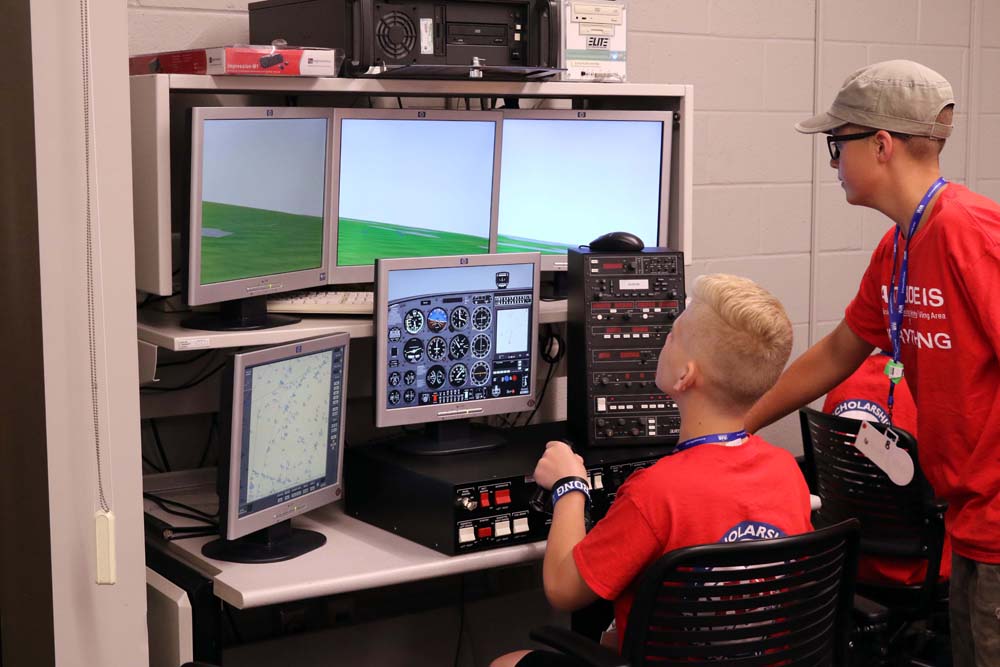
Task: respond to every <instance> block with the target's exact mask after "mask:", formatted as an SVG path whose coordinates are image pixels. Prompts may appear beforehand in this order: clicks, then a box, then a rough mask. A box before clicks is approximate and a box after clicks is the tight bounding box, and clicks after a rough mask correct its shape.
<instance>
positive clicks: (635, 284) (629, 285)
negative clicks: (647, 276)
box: [618, 280, 649, 290]
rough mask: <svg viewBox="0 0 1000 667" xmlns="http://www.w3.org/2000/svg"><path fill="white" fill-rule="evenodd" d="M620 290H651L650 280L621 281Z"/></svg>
mask: <svg viewBox="0 0 1000 667" xmlns="http://www.w3.org/2000/svg"><path fill="white" fill-rule="evenodd" d="M618 289H646V290H648V289H649V280H619V281H618Z"/></svg>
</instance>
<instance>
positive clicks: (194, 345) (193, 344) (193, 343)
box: [177, 338, 209, 350]
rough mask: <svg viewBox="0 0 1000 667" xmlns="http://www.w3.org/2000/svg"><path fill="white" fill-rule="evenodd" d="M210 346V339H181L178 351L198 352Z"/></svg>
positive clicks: (178, 343)
mask: <svg viewBox="0 0 1000 667" xmlns="http://www.w3.org/2000/svg"><path fill="white" fill-rule="evenodd" d="M208 346H209V339H208V338H181V339H180V340H178V341H177V349H178V350H197V349H199V348H202V347H208Z"/></svg>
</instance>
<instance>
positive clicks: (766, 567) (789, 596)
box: [531, 520, 859, 667]
mask: <svg viewBox="0 0 1000 667" xmlns="http://www.w3.org/2000/svg"><path fill="white" fill-rule="evenodd" d="M858 538H859V528H858V522H857V521H855V520H848V521H844V522H843V523H841V524H838V525H836V526H830V527H828V528H825V529H823V530H818V531H815V532H812V533H804V534H802V535H795V536H793V537H781V538H777V539H773V540H760V541H753V542H731V543H723V544H708V545H704V546H695V547H687V548H684V549H677V550H675V551H671V552H669V553H667V554H665V555H663V556H661V557H660V559H659V560H657V561H656V562H655V563H653V564H652V565H651V566H650V567H649V568H647V569H646V571H645V572H644V573H643V574H642V576H641V577H640V580H639V583H638V585H637V586H636V595H635V601H634V602H633V605H632V609H631V611H630V612H629V617H628V626H627V627H626V629H625V641H624V643H623V645H622V653H621V655H619V654H618V653H616V652H615V651H612V650H610V649H607V648H605V647H602V646H600V645H598V644H596V643H594V642H593V641H591V640H589V639H587V638H585V637H582V636H580V635H577V634H575V633H573V632H571V631H569V630H566V629H564V628H557V627H551V626H546V627H543V628H539V629H536V630H534V631H532V632H531V638H532V639H535V640H536V641H539V642H542V643H543V644H547V645H549V646H551V647H553V648H556V649H559V650H560V651H562V652H563V653H565V654H567V655H569V656H572V657H573V658H575V659H577V660H579V661H580V663H581V664H585V665H597V666H599V667H640V666H643V665H655V666H656V667H668V666H670V665H683V666H684V667H699V666H705V667H708V666H711V667H719V665H724V664H727V663H731V664H738V665H747V666H753V665H802V666H805V665H808V666H809V667H815V666H816V665H830V666H837V667H839V666H840V665H844V664H846V663H847V651H848V641H849V631H850V624H851V623H850V616H851V605H852V599H853V596H854V590H853V589H854V570H855V566H856V565H857V555H858Z"/></svg>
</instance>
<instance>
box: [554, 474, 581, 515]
mask: <svg viewBox="0 0 1000 667" xmlns="http://www.w3.org/2000/svg"><path fill="white" fill-rule="evenodd" d="M574 491H579V492H580V493H582V494H583V495H584V496H586V498H587V501H586V504H587V505H588V506H589V505H590V483H589V482H588V481H587V480H586V479H584V478H583V477H576V476H570V477H563V478H562V479H560V480H558V481H556V483H555V484H553V485H552V508H553V509H555V506H556V503H557V502H559V499H560V498H562V497H563V496H565V495H566V494H567V493H572V492H574Z"/></svg>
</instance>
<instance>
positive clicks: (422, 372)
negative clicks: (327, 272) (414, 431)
mask: <svg viewBox="0 0 1000 667" xmlns="http://www.w3.org/2000/svg"><path fill="white" fill-rule="evenodd" d="M540 263H541V255H539V254H538V253H535V252H531V253H518V254H511V255H473V256H464V255H462V256H457V257H424V258H412V259H385V260H381V259H380V260H378V262H377V263H376V265H375V266H376V278H375V295H376V296H375V299H376V300H375V313H374V314H375V339H376V352H375V373H374V375H375V425H376V426H380V427H381V426H403V425H408V424H426V425H427V429H426V434H425V436H424V437H416V436H413V437H408V438H407V439H406V440H405V448H406V449H407V450H408V451H411V452H415V453H430V454H447V453H454V452H464V451H473V450H476V449H486V448H491V447H496V446H498V445H500V444H502V442H503V440H502V437H500V436H499V433H497V432H494V431H490V430H487V429H485V428H480V427H478V426H477V427H476V428H475V429H473V427H472V425H471V424H470V423H469V422H468V421H467V420H468V418H470V417H484V416H487V415H493V414H498V413H509V412H518V411H523V410H528V409H531V408H532V407H534V405H535V401H536V399H537V396H536V394H535V378H536V375H537V364H536V360H537V350H536V347H537V338H538V307H539V306H538V282H539V281H538V277H539V270H540ZM453 420H462V421H460V422H454V421H453Z"/></svg>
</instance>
